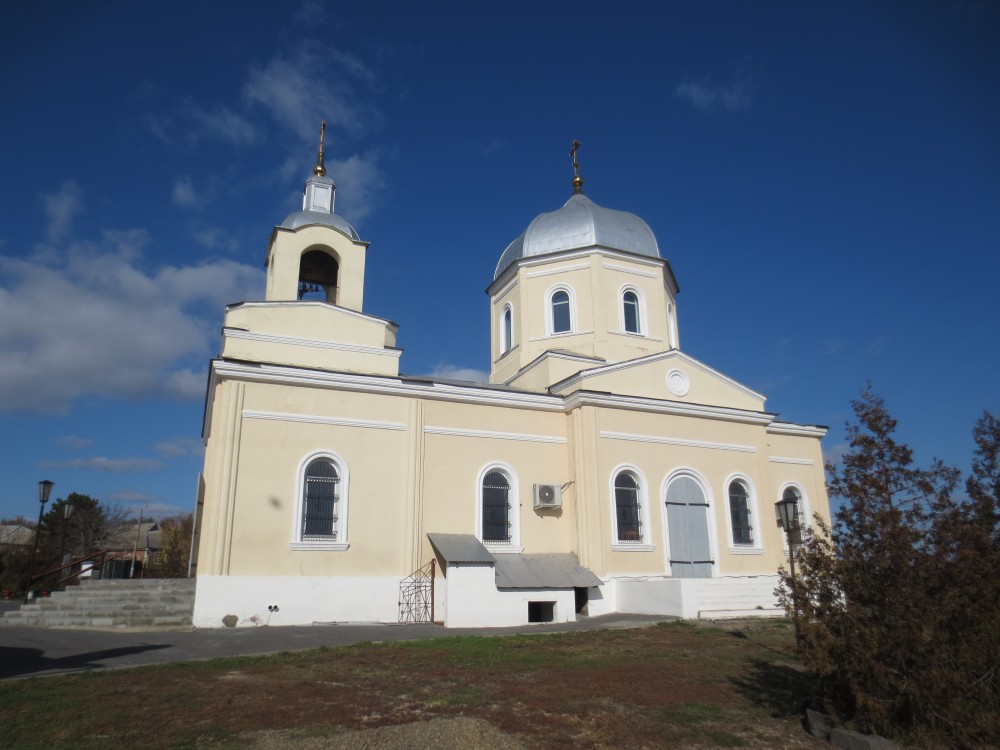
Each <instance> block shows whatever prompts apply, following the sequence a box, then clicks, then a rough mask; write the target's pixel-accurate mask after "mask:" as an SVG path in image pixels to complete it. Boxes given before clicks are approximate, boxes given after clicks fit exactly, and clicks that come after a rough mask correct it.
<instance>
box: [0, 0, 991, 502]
mask: <svg viewBox="0 0 1000 750" xmlns="http://www.w3.org/2000/svg"><path fill="white" fill-rule="evenodd" d="M4 26H5V30H4V33H3V40H2V42H0V96H2V101H3V106H2V108H0V144H2V146H0V185H2V195H3V201H2V204H0V352H2V357H0V429H2V434H3V443H4V450H3V452H2V457H0V517H11V516H15V515H18V514H21V513H23V514H25V515H28V516H29V517H33V516H34V515H36V514H37V508H38V504H37V501H36V487H37V484H36V483H37V482H38V481H39V480H40V479H45V478H48V479H52V480H53V481H55V482H56V494H57V495H58V496H65V495H66V494H67V493H69V492H71V491H77V492H83V493H87V494H90V495H93V496H95V497H99V498H101V499H104V500H108V501H112V502H118V503H121V504H122V505H124V506H125V507H127V508H129V509H132V510H135V511H136V512H137V511H138V508H139V507H140V506H143V505H147V506H149V507H148V508H147V509H146V514H147V515H150V514H152V515H154V516H161V517H162V516H164V515H168V514H170V513H173V512H177V511H182V510H183V511H186V510H190V509H191V508H192V506H193V503H194V493H195V486H196V481H197V475H198V471H199V469H200V466H201V461H202V455H201V446H200V430H201V417H202V407H203V404H202V402H203V398H204V390H205V378H206V370H207V365H208V361H209V360H210V358H211V357H212V356H214V355H215V354H216V353H217V351H218V346H219V333H220V326H221V319H222V311H223V308H224V306H225V304H226V303H230V302H236V301H240V300H246V299H262V298H263V289H264V276H263V260H264V252H265V249H266V246H267V241H268V238H269V236H270V231H271V229H272V227H273V226H274V225H275V224H277V223H280V222H281V221H282V219H283V218H284V217H285V216H286V215H287V214H289V213H291V212H292V211H294V210H296V209H297V208H298V204H299V201H300V194H301V189H302V183H303V181H304V179H305V178H306V176H307V175H308V173H309V170H310V168H311V166H312V164H313V160H314V155H315V149H316V138H317V131H318V127H319V121H320V120H321V119H322V118H325V119H326V120H327V121H328V123H329V126H328V130H327V154H328V159H327V165H328V167H329V169H330V175H331V176H332V177H333V178H334V180H335V181H336V183H337V186H338V191H337V212H338V213H339V214H341V215H343V216H344V217H345V218H346V219H348V220H349V221H350V222H351V223H352V224H354V226H355V227H357V228H358V230H359V232H360V234H361V236H362V238H363V239H365V240H368V241H370V242H371V246H370V249H369V255H368V263H367V279H366V288H365V309H366V311H367V312H370V313H372V314H374V315H378V316H381V317H388V318H391V319H393V320H395V321H396V322H398V323H399V324H400V326H401V328H400V333H399V344H400V346H402V347H403V349H404V354H403V358H402V362H401V369H402V370H403V371H404V372H406V373H410V374H429V373H437V374H440V375H447V376H452V377H454V376H459V377H461V376H462V375H463V374H466V375H472V376H475V374H476V372H477V371H478V372H479V373H482V372H484V371H486V370H487V369H488V349H489V332H488V300H487V297H486V295H485V293H484V289H485V288H486V286H487V284H488V283H489V282H490V280H491V278H492V271H493V268H494V266H495V264H496V261H497V259H498V257H499V255H500V253H501V252H502V251H503V249H504V248H505V247H506V246H507V244H508V243H509V242H510V241H511V240H512V239H514V237H516V236H517V235H518V234H519V233H520V232H521V231H522V230H523V229H524V228H525V226H527V224H528V222H530V221H531V219H532V218H533V217H534V216H536V215H537V214H538V213H541V212H542V211H550V210H553V209H555V208H557V207H559V206H561V205H562V204H563V202H564V201H565V200H566V199H567V198H568V197H569V195H570V193H571V185H570V180H571V177H572V170H571V166H570V160H569V157H568V152H569V145H570V142H571V141H572V140H573V139H574V138H577V139H579V140H580V141H582V142H583V146H582V149H581V151H580V164H581V174H582V176H583V178H584V180H585V185H584V190H585V192H586V193H587V195H588V196H589V197H590V198H591V199H592V200H594V201H595V202H597V203H599V204H601V205H604V206H607V207H609V208H616V209H624V210H629V211H632V212H634V213H636V214H638V215H639V216H641V217H643V218H644V219H645V220H646V221H647V223H649V225H650V226H651V227H652V229H653V231H654V232H655V233H656V235H657V238H658V240H659V243H660V247H661V251H662V252H663V254H664V255H665V256H666V257H667V258H668V259H669V260H670V262H671V265H672V267H673V269H674V272H675V273H676V275H677V278H678V280H679V283H680V286H681V295H680V298H679V302H678V312H679V323H680V334H681V349H682V350H683V351H685V352H687V353H688V354H690V355H692V356H694V357H696V358H698V359H700V360H702V361H704V362H706V363H707V364H709V365H710V366H712V367H714V368H716V369H718V370H720V371H722V372H724V373H726V374H727V375H729V376H730V377H733V378H735V379H736V380H739V381H740V382H743V383H745V384H746V385H748V386H749V387H751V388H754V389H756V390H759V391H761V392H763V393H765V394H767V395H768V397H769V399H768V408H769V409H770V410H771V411H775V412H778V413H779V414H780V415H781V418H783V419H788V420H792V421H798V422H804V423H807V424H826V425H829V426H830V427H831V431H830V435H829V436H828V437H827V438H826V440H825V442H824V445H825V449H826V450H827V452H828V454H830V455H832V456H836V455H837V454H838V452H839V451H840V450H842V445H843V442H844V438H843V425H844V422H845V420H846V419H848V418H849V417H850V405H849V402H850V400H851V399H852V398H854V397H856V396H857V394H858V393H859V391H860V389H861V388H862V387H863V386H864V384H865V382H866V381H867V380H869V379H870V380H871V381H872V382H873V384H874V387H875V389H876V390H877V391H878V392H879V393H881V394H883V395H884V396H885V398H886V400H887V402H888V405H889V407H890V410H891V411H892V413H893V414H894V415H895V416H896V417H897V418H898V419H899V420H900V422H901V427H900V435H901V438H902V439H904V440H906V441H908V442H910V444H911V445H912V446H913V447H914V448H915V449H916V451H917V457H918V459H919V460H922V461H925V460H929V459H930V457H931V456H939V457H941V458H943V459H944V460H946V461H948V462H951V463H954V464H956V465H959V466H960V467H961V468H963V470H964V469H965V468H966V467H967V465H968V457H969V454H970V451H971V448H972V441H971V437H970V431H971V428H972V424H973V422H974V421H975V419H976V418H977V417H978V416H979V415H980V414H981V413H982V411H983V409H990V410H991V411H994V412H1000V388H998V387H997V384H998V382H1000V378H998V375H997V373H998V371H1000V334H998V328H1000V326H998V323H1000V314H998V312H997V305H996V301H995V299H996V296H997V294H996V293H997V289H998V282H997V278H998V272H1000V260H998V254H1000V53H998V52H997V45H996V40H997V39H998V38H1000V9H998V6H997V5H996V4H995V3H992V2H982V3H980V2H952V3H949V2H926V3H925V2H895V3H894V2H881V3H868V2H865V3H860V2H846V3H801V2H761V3H744V2H672V3H614V4H612V3H588V2H576V3H557V2H552V3H508V4H502V5H501V4H491V5H490V6H488V7H487V6H486V5H485V4H479V3H431V4H426V3H419V4H418V3H395V4H387V3H328V4H320V3H309V2H306V3H303V4H301V5H299V6H297V7H296V6H294V5H292V4H289V5H287V7H286V5H285V4H283V3H274V2H264V1H258V0H244V1H243V2H240V3H188V2H181V3H172V4H152V3H125V2H106V3H70V2H57V3H56V4H55V5H53V4H51V3H49V4H36V3H19V4H16V5H15V6H12V7H10V8H8V9H7V10H6V11H5V14H4Z"/></svg>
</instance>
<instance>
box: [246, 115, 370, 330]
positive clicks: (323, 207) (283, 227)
mask: <svg viewBox="0 0 1000 750" xmlns="http://www.w3.org/2000/svg"><path fill="white" fill-rule="evenodd" d="M325 134H326V122H325V121H324V122H323V124H322V125H321V127H320V135H319V154H318V155H317V158H316V166H315V167H314V168H313V171H312V174H311V175H309V178H308V179H307V180H306V183H305V187H304V188H303V190H302V210H301V211H296V212H295V213H293V214H291V215H290V216H288V217H287V218H286V219H285V220H284V221H283V222H282V223H281V224H280V225H279V226H277V227H275V228H274V232H272V233H271V242H270V245H269V247H268V250H267V260H266V266H267V290H266V292H265V299H266V300H268V301H293V300H308V301H314V302H325V303H327V304H330V305H337V306H338V307H345V308H347V309H349V310H355V311H357V312H361V306H362V302H363V300H364V282H365V254H366V251H367V249H368V243H367V242H363V241H362V240H361V238H360V237H359V236H358V233H357V231H355V229H354V227H352V226H351V225H350V224H349V223H347V221H346V220H345V219H344V218H343V217H341V216H338V215H337V214H336V213H334V202H335V199H336V194H337V186H336V185H335V184H334V182H333V180H332V179H330V177H328V176H327V173H326V164H325V155H324V137H325Z"/></svg>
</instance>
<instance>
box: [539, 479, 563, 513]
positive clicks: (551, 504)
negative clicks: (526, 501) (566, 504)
mask: <svg viewBox="0 0 1000 750" xmlns="http://www.w3.org/2000/svg"><path fill="white" fill-rule="evenodd" d="M534 494H535V507H536V508H561V507H562V489H561V488H560V487H559V485H558V484H536V485H535V493H534Z"/></svg>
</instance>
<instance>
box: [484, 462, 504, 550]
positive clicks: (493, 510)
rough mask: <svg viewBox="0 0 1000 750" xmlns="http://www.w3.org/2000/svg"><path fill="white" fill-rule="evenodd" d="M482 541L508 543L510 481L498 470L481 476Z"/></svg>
mask: <svg viewBox="0 0 1000 750" xmlns="http://www.w3.org/2000/svg"><path fill="white" fill-rule="evenodd" d="M482 503H483V541H484V542H492V543H493V544H509V543H510V536H511V535H510V529H511V523H510V511H511V508H510V481H509V480H508V479H507V477H506V476H504V474H503V473H501V472H499V471H491V472H489V473H487V474H486V476H485V477H483V487H482Z"/></svg>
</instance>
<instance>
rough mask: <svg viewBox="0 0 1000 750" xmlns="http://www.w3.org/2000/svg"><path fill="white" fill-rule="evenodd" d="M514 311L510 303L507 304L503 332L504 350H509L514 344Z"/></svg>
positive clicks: (504, 312)
mask: <svg viewBox="0 0 1000 750" xmlns="http://www.w3.org/2000/svg"><path fill="white" fill-rule="evenodd" d="M513 320H514V311H513V310H511V307H510V305H507V306H506V307H504V309H503V332H502V334H501V336H502V338H503V351H504V352H509V351H510V348H511V347H512V346H513V345H514V338H513V331H514V325H513Z"/></svg>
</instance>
